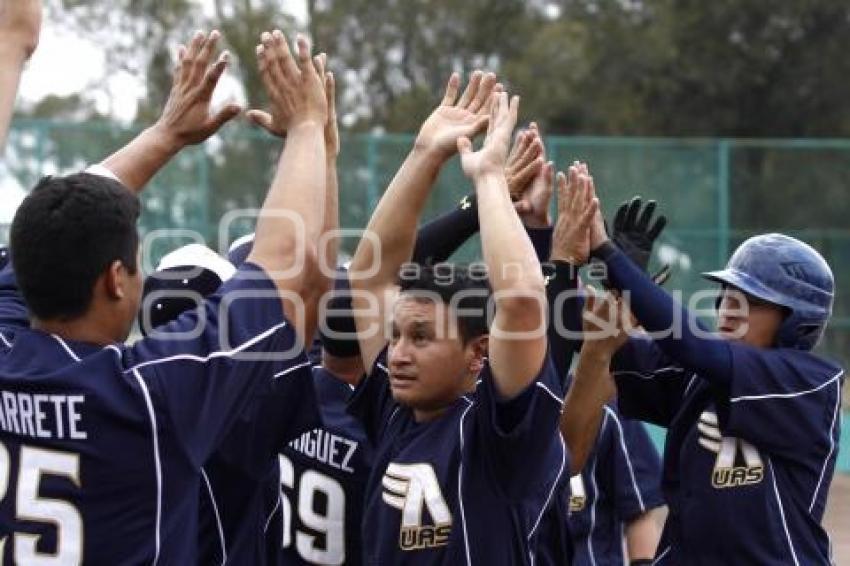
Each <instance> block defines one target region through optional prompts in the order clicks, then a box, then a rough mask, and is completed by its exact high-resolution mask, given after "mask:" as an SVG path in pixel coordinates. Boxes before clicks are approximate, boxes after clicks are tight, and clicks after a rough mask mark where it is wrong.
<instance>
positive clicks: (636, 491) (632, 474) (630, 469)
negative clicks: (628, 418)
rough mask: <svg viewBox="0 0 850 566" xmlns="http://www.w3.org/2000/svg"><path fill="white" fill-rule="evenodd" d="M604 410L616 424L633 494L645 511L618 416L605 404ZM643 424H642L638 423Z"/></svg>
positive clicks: (642, 511)
mask: <svg viewBox="0 0 850 566" xmlns="http://www.w3.org/2000/svg"><path fill="white" fill-rule="evenodd" d="M605 412H606V413H607V414H609V415H611V418H612V419H614V424H615V425H617V431H618V432H619V435H618V437H619V438H618V440H619V442H620V448H622V450H623V456H625V457H626V464H627V465H628V468H629V477H630V478H631V480H632V487H633V488H634V490H635V495H637V500H638V505H640V512H641V513H645V512H646V505H644V503H643V496H642V495H641V494H640V488H639V487H638V483H637V479H636V478H635V470H634V468H633V467H632V457H631V455H630V454H629V449H628V448H627V447H626V440H625V438H623V425H622V424H621V423H620V418H619V417H617V413H615V412H614V411H613V410H611V408H610V407H608V406H607V405H605ZM640 426H643V425H640Z"/></svg>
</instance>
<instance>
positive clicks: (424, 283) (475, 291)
mask: <svg viewBox="0 0 850 566" xmlns="http://www.w3.org/2000/svg"><path fill="white" fill-rule="evenodd" d="M398 283H399V286H400V287H401V296H402V297H404V296H405V295H412V296H414V297H415V295H416V294H417V293H420V292H424V293H429V294H432V293H433V294H436V295H437V296H439V297H440V299H442V301H443V302H444V303H445V304H446V306H449V305H452V301H453V299H454V298H455V297H456V296H458V295H459V294H460V295H461V298H459V299H454V300H455V303H454V305H455V309H456V311H457V310H460V311H463V312H462V313H459V312H455V315H456V316H457V321H458V330H459V332H460V337H461V340H462V341H463V343H464V344H467V343H469V341H470V340H473V339H475V338H478V337H479V336H482V335H484V334H487V333H488V332H489V326H490V321H489V316H488V312H489V309H488V307H489V301H490V297H491V294H492V292H491V289H490V283H489V279H488V278H487V270H486V267H485V266H484V265H483V264H461V263H437V264H430V263H427V264H417V263H408V264H405V265H404V266H403V267H402V269H401V270H400V272H399V278H398ZM470 291H472V292H470Z"/></svg>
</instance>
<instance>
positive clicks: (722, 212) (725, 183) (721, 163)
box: [717, 139, 732, 265]
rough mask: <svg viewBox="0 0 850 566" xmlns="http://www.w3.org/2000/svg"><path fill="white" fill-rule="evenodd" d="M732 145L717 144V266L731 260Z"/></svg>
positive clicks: (726, 141)
mask: <svg viewBox="0 0 850 566" xmlns="http://www.w3.org/2000/svg"><path fill="white" fill-rule="evenodd" d="M731 146H732V143H731V142H730V140H727V139H721V140H718V142H717V265H726V260H727V259H729V223H730V219H729V152H730V150H731Z"/></svg>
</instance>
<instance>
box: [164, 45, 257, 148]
mask: <svg viewBox="0 0 850 566" xmlns="http://www.w3.org/2000/svg"><path fill="white" fill-rule="evenodd" d="M220 37H221V34H220V33H219V32H218V31H217V30H213V31H211V32H210V34H209V35H206V34H205V33H204V32H202V31H198V32H196V33H195V36H194V37H193V38H192V41H191V42H189V45H188V47H185V46H182V45H181V46H180V49H179V51H178V54H177V58H178V63H177V66H176V68H175V69H174V81H173V83H172V86H171V93H170V94H169V95H168V101H167V102H166V103H165V108H164V109H163V110H162V115H161V116H160V118H159V120H158V121H157V123H156V125H155V126H154V128H156V129H158V130H159V131H161V132H163V133H165V134H167V136H168V137H169V138H170V139H171V140H172V141H173V142H175V143H176V144H177V145H178V146H179V147H182V146H186V145H193V144H198V143H201V142H202V141H204V140H206V139H207V138H209V137H210V136H211V135H213V134H214V133H216V132H217V131H218V130H219V128H221V127H222V126H223V125H224V124H225V123H226V122H228V121H229V120H231V119H232V118H233V117H235V116H236V115H238V114H239V112H241V110H242V109H241V108H240V107H239V106H238V105H237V104H228V105H227V106H225V107H224V108H222V109H220V110H219V111H218V112H216V113H215V114H210V101H211V100H212V95H213V91H214V90H215V87H216V85H217V84H218V81H219V79H220V78H221V75H222V73H224V70H225V69H226V68H227V64H228V62H229V60H230V55H229V54H228V52H227V51H224V52H222V53H221V55H220V56H218V58H217V59H215V62H214V63H213V62H212V61H213V56H214V54H215V51H216V44H217V43H218V40H219V38H220Z"/></svg>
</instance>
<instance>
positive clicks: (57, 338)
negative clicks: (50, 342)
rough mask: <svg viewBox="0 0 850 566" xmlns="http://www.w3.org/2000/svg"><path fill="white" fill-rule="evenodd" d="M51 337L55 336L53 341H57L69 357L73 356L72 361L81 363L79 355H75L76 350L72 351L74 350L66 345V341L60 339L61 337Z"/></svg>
mask: <svg viewBox="0 0 850 566" xmlns="http://www.w3.org/2000/svg"><path fill="white" fill-rule="evenodd" d="M51 336H53V339H54V340H56V341H57V342H59V345H60V346H62V348H63V349H64V350H65V351H66V352H67V353H68V355H69V356H71V359H72V360H74V361H75V362H79V361H80V357H79V356H78V355H77V354H75V353H74V350H72V349H71V348H70V346H68V344H66V343H65V341H64V340H62V338H60V337H59V336H57V335H56V334H51Z"/></svg>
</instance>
